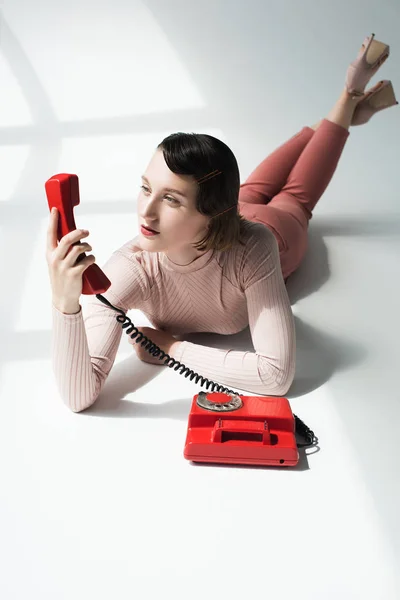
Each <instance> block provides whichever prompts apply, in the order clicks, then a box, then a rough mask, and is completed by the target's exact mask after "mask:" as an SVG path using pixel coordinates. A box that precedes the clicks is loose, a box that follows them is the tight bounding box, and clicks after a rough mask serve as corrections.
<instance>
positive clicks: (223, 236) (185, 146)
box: [157, 132, 247, 251]
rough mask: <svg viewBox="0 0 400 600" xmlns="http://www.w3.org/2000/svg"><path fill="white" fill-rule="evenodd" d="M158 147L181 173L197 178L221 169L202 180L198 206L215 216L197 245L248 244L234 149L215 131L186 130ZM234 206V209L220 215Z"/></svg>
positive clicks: (170, 165) (224, 247)
mask: <svg viewBox="0 0 400 600" xmlns="http://www.w3.org/2000/svg"><path fill="white" fill-rule="evenodd" d="M157 149H159V150H162V152H163V155H164V160H165V162H166V164H167V166H168V168H169V169H170V170H171V171H172V172H173V173H176V174H177V175H192V176H193V177H194V178H195V179H196V181H197V180H199V179H201V178H202V177H204V176H205V175H208V174H209V173H211V172H213V171H216V170H218V171H221V173H220V174H218V175H216V176H214V177H210V178H208V179H206V180H205V181H204V182H203V183H202V182H201V181H200V182H199V183H198V193H197V197H196V209H197V210H198V211H199V212H200V213H201V214H202V215H206V216H209V217H211V220H210V223H209V227H208V231H207V233H206V235H205V236H204V237H203V239H201V240H200V241H199V242H197V243H194V244H193V246H194V247H195V248H196V249H197V250H200V251H207V250H210V249H211V248H213V249H215V250H228V249H229V248H231V247H232V246H234V245H235V244H241V245H244V243H243V242H242V235H243V233H244V227H245V223H246V222H247V221H246V219H245V218H244V217H242V215H240V214H239V212H238V199H239V188H240V175H239V167H238V164H237V161H236V158H235V155H234V154H233V152H232V150H231V149H230V148H229V147H228V146H227V145H226V144H225V143H224V142H222V141H221V140H219V139H217V138H215V137H213V136H212V135H207V134H204V133H182V132H178V133H172V134H171V135H169V136H168V137H166V138H164V139H163V141H162V142H161V143H160V144H159V145H158V146H157ZM231 206H233V208H232V209H231V210H228V211H227V212H225V213H224V214H222V215H219V216H216V215H218V213H220V212H222V211H224V210H226V209H227V208H230V207H231Z"/></svg>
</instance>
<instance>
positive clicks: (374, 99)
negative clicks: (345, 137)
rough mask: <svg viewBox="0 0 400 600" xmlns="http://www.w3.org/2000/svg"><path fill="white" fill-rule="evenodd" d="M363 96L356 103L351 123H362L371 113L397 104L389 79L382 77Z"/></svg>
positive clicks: (368, 118)
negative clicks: (381, 79)
mask: <svg viewBox="0 0 400 600" xmlns="http://www.w3.org/2000/svg"><path fill="white" fill-rule="evenodd" d="M364 96H365V97H364V98H363V99H362V100H360V102H359V103H358V104H357V106H356V109H355V111H354V114H353V118H352V121H351V125H363V124H364V123H367V122H368V121H369V120H370V118H371V117H372V115H374V114H375V113H377V112H379V111H380V110H384V109H385V108H390V107H391V106H395V105H396V104H398V102H397V100H396V98H395V95H394V90H393V85H392V82H391V81H388V80H387V79H384V80H383V81H379V82H378V83H377V84H376V85H374V87H372V88H371V89H370V90H368V91H367V92H366V93H365V94H364Z"/></svg>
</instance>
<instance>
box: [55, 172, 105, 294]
mask: <svg viewBox="0 0 400 600" xmlns="http://www.w3.org/2000/svg"><path fill="white" fill-rule="evenodd" d="M45 189H46V195H47V202H48V205H49V209H50V211H51V209H52V208H53V206H55V207H56V208H57V210H58V212H59V221H58V230H57V239H58V241H60V240H61V238H62V237H64V235H66V234H67V233H69V232H70V231H74V230H75V229H76V225H75V219H74V206H78V204H79V203H80V199H79V180H78V176H77V175H71V174H70V173H58V175H53V177H50V179H48V180H47V181H46V183H45ZM80 256H85V254H81V255H80ZM78 260H79V258H78ZM82 284H83V287H82V294H86V295H94V294H102V293H103V292H105V291H107V290H108V288H109V287H110V285H111V281H110V280H109V279H108V277H107V276H106V275H105V274H104V273H103V271H102V270H101V269H100V267H99V266H98V265H96V263H93V264H92V265H90V266H89V267H88V268H87V269H86V270H85V271H84V272H83V275H82Z"/></svg>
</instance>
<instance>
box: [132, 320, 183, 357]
mask: <svg viewBox="0 0 400 600" xmlns="http://www.w3.org/2000/svg"><path fill="white" fill-rule="evenodd" d="M138 329H139V331H140V333H142V334H143V335H145V336H146V337H147V338H149V339H150V340H151V341H152V342H153V343H154V344H156V346H158V347H159V348H161V350H163V351H164V352H165V353H166V354H169V355H170V356H171V348H172V346H173V345H174V344H179V341H177V340H176V339H175V338H174V337H172V335H170V334H169V333H167V332H166V331H161V330H160V329H153V328H152V327H138ZM138 337H139V335H137V336H136V338H135V339H132V338H131V337H128V341H129V343H130V344H132V346H133V348H134V350H135V352H136V354H137V356H138V358H140V360H142V361H143V362H146V363H150V364H151V365H159V366H161V367H163V366H165V364H164V360H165V357H164V359H163V360H160V359H159V358H157V357H156V356H153V355H152V354H150V353H149V352H147V350H146V349H145V347H144V346H142V345H141V343H140V342H138V343H136V341H135V340H136V339H137V338H138ZM141 341H143V338H142V340H141Z"/></svg>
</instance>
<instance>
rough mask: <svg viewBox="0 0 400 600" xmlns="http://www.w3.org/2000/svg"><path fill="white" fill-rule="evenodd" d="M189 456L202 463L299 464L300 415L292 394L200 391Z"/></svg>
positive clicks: (190, 427)
mask: <svg viewBox="0 0 400 600" xmlns="http://www.w3.org/2000/svg"><path fill="white" fill-rule="evenodd" d="M184 457H185V458H186V459H187V460H190V461H192V462H198V463H219V464H238V465H266V466H276V467H291V466H295V465H297V463H298V461H299V452H298V448H297V444H296V437H295V420H294V415H293V413H292V410H291V408H290V404H289V401H288V399H287V398H281V397H276V396H261V397H260V396H237V395H229V394H225V393H221V392H209V393H205V392H200V393H199V394H196V395H195V396H194V398H193V402H192V408H191V411H190V414H189V419H188V429H187V435H186V441H185V448H184Z"/></svg>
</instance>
